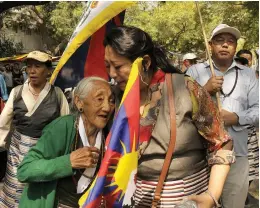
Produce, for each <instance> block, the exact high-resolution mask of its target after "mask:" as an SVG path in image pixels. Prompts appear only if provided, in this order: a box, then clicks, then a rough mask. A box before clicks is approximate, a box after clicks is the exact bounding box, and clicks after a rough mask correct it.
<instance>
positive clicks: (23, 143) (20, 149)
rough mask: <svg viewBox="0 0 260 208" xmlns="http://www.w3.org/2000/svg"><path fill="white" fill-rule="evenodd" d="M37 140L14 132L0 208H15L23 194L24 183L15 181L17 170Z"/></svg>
mask: <svg viewBox="0 0 260 208" xmlns="http://www.w3.org/2000/svg"><path fill="white" fill-rule="evenodd" d="M37 141H38V138H32V137H29V136H25V135H23V134H20V133H19V132H17V131H14V133H13V134H12V138H11V144H10V147H9V151H8V158H7V167H6V174H5V178H4V186H3V189H2V190H1V192H0V207H1V208H16V207H18V205H19V200H20V197H21V195H22V192H23V188H24V186H25V183H20V182H19V181H18V179H17V168H18V166H19V164H20V163H21V162H22V160H23V158H24V156H25V155H26V154H27V153H28V151H29V150H30V148H31V147H32V146H34V145H35V144H36V142H37Z"/></svg>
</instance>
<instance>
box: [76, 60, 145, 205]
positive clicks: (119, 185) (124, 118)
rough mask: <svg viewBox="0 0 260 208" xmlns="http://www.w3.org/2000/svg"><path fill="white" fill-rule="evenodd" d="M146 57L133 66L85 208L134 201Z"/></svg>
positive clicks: (88, 192) (84, 203) (80, 202)
mask: <svg viewBox="0 0 260 208" xmlns="http://www.w3.org/2000/svg"><path fill="white" fill-rule="evenodd" d="M141 66H142V58H138V59H137V60H136V61H135V62H134V63H133V65H132V69H131V73H130V75H129V80H128V82H127V85H126V89H125V92H124V95H123V98H122V100H121V104H120V106H119V109H118V112H117V114H116V117H115V119H114V122H113V125H112V128H111V130H110V132H109V134H108V136H107V139H106V152H105V156H104V158H103V160H102V163H101V166H100V169H99V171H98V174H97V176H96V178H95V180H94V182H93V183H92V185H91V186H90V188H89V189H88V190H87V192H86V193H85V194H84V195H83V196H82V197H81V199H80V201H79V205H80V206H81V207H82V208H96V207H99V206H100V204H101V201H103V203H105V205H106V207H122V205H123V204H125V203H124V202H126V201H127V200H130V198H131V196H132V194H133V192H134V190H133V189H132V188H133V187H132V186H133V185H134V184H135V182H134V178H135V175H136V171H137V165H138V152H137V150H138V143H139V142H138V138H139V122H140V120H139V119H140V112H139V108H140V86H139V75H138V69H139V67H141Z"/></svg>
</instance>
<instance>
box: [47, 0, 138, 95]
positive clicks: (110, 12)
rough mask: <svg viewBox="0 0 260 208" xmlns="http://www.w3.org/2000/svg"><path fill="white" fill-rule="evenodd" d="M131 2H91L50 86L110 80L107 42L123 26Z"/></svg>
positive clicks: (72, 85)
mask: <svg viewBox="0 0 260 208" xmlns="http://www.w3.org/2000/svg"><path fill="white" fill-rule="evenodd" d="M132 4H134V2H129V1H89V2H87V6H86V9H85V12H84V13H83V15H82V18H81V20H80V22H79V23H78V25H77V27H76V29H75V30H74V32H73V34H72V36H71V38H70V41H69V43H68V45H67V47H66V49H65V51H64V53H63V54H62V57H61V58H60V60H59V63H58V65H57V67H56V68H55V70H54V72H53V74H52V76H51V79H50V83H51V84H55V85H56V86H59V87H60V88H61V89H63V90H64V89H65V88H71V87H75V86H76V84H77V83H78V82H79V81H80V80H81V79H83V78H84V77H88V76H99V77H102V78H104V79H107V80H108V74H107V72H106V69H105V65H104V54H105V49H104V46H103V40H104V37H105V35H106V33H108V32H109V31H110V30H111V29H112V28H113V27H115V26H119V25H122V24H123V20H124V15H125V9H126V8H127V7H129V6H131V5H132Z"/></svg>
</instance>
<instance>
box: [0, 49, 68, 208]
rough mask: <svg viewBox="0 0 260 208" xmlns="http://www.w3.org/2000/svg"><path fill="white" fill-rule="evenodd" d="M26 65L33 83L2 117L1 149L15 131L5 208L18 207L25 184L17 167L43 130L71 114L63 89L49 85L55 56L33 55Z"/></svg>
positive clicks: (1, 197)
mask: <svg viewBox="0 0 260 208" xmlns="http://www.w3.org/2000/svg"><path fill="white" fill-rule="evenodd" d="M25 61H26V70H27V73H28V76H29V80H28V81H27V82H25V83H24V84H23V85H19V86H17V87H15V88H14V89H13V90H12V91H11V94H10V96H9V99H8V101H7V103H6V105H5V108H4V110H3V111H2V113H1V116H0V147H2V148H4V147H5V143H6V139H7V136H8V134H9V132H10V130H12V133H11V144H10V147H9V149H8V162H7V170H6V175H5V180H4V186H3V189H2V191H1V193H0V207H1V208H3V207H8V208H12V207H18V204H19V199H20V196H21V193H22V191H23V188H24V185H25V184H23V183H20V182H19V181H18V180H17V177H16V175H17V167H18V166H19V164H20V163H21V162H22V160H23V157H24V156H25V155H26V154H27V152H28V151H29V149H30V148H31V147H32V146H34V145H35V144H36V142H37V141H38V138H39V137H40V136H41V135H42V129H43V128H44V127H45V126H46V125H47V124H49V123H50V122H51V121H53V120H54V119H56V118H57V117H59V116H60V115H66V114H68V113H69V107H68V103H67V100H66V98H65V96H64V94H63V93H62V91H61V89H59V88H57V87H54V86H52V85H50V84H49V83H48V82H47V77H48V74H49V73H50V72H51V66H52V62H51V56H50V55H48V54H46V53H44V52H40V51H33V52H30V53H29V54H28V56H27V57H26V60H25ZM11 124H12V128H11Z"/></svg>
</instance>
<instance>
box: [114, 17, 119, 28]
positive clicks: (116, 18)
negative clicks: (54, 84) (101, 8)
mask: <svg viewBox="0 0 260 208" xmlns="http://www.w3.org/2000/svg"><path fill="white" fill-rule="evenodd" d="M114 21H115V23H116V25H117V26H120V25H121V20H120V18H119V15H117V16H115V17H114Z"/></svg>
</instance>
